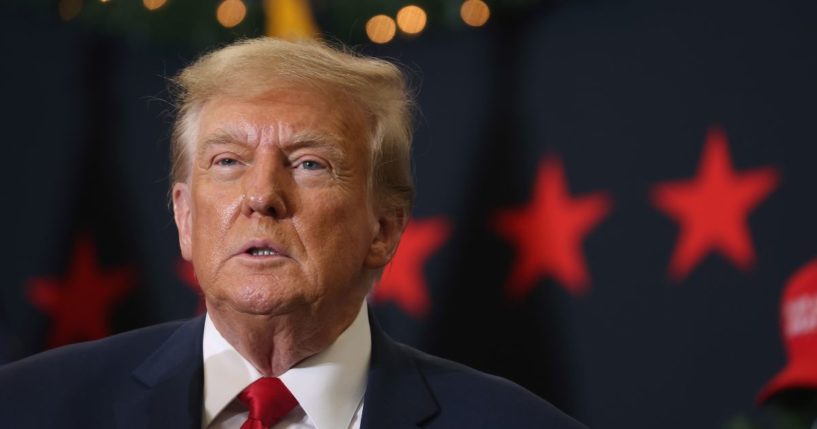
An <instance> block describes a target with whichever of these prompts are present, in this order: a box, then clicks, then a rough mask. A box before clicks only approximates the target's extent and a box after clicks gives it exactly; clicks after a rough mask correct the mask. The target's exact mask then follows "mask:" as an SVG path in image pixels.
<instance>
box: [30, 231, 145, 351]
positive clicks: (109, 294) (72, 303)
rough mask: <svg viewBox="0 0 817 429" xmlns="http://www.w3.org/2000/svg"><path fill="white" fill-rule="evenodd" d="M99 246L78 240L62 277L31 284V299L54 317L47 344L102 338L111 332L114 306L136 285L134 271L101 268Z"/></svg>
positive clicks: (81, 239)
mask: <svg viewBox="0 0 817 429" xmlns="http://www.w3.org/2000/svg"><path fill="white" fill-rule="evenodd" d="M96 256H97V255H96V248H95V247H94V243H93V242H92V241H91V240H90V239H88V238H87V237H82V238H80V239H79V240H77V243H76V247H75V248H74V255H73V260H72V261H71V265H70V269H69V272H68V273H67V274H66V276H65V277H64V278H63V279H54V278H38V279H33V280H31V281H30V282H29V284H28V290H27V292H28V298H29V300H30V301H31V303H32V304H33V305H34V306H35V307H37V308H38V309H39V310H40V311H42V312H44V313H47V314H48V315H50V316H51V319H52V324H51V330H50V332H49V334H48V340H47V341H48V347H58V346H62V345H65V344H70V343H73V342H76V341H85V340H94V339H98V338H103V337H106V336H108V335H110V333H111V328H110V317H111V313H112V312H113V306H114V305H115V304H116V303H117V302H119V301H120V300H121V299H122V297H123V296H124V295H125V294H126V293H127V292H128V291H129V290H130V289H131V288H132V287H133V285H134V283H133V280H132V278H133V270H132V269H130V268H118V269H114V270H105V271H102V269H101V267H99V266H98V265H97V259H96Z"/></svg>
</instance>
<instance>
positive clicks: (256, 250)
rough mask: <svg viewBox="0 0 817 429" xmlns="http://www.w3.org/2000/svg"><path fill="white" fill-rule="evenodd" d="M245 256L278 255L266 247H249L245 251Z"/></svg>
mask: <svg viewBox="0 0 817 429" xmlns="http://www.w3.org/2000/svg"><path fill="white" fill-rule="evenodd" d="M246 253H247V254H249V255H252V256H275V255H280V253H278V252H277V251H275V249H270V248H268V247H250V248H249V249H247V252H246Z"/></svg>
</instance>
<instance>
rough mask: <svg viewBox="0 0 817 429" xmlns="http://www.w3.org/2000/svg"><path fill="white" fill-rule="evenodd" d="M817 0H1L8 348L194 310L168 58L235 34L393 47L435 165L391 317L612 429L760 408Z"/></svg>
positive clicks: (809, 141) (2, 333) (809, 140)
mask: <svg viewBox="0 0 817 429" xmlns="http://www.w3.org/2000/svg"><path fill="white" fill-rule="evenodd" d="M815 17H817V2H813V1H809V0H686V1H656V0H617V1H613V0H562V1H547V0H503V1H500V0H493V1H491V0H485V1H484V2H483V1H480V0H467V1H462V0H435V1H431V0H427V1H421V0H416V1H408V0H406V1H403V0H380V1H374V0H337V1H333V0H313V1H307V0H207V1H201V0H103V1H100V0H58V1H57V0H49V1H45V0H28V1H22V0H20V1H14V0H12V1H6V2H4V3H3V4H2V5H0V44H2V51H0V52H2V68H0V85H2V86H1V87H0V88H2V95H3V97H2V105H1V107H0V113H2V114H1V115H0V121H2V124H3V132H4V134H5V136H6V137H4V138H3V140H4V141H3V150H4V151H6V150H10V151H11V152H10V154H9V156H7V157H6V158H5V159H6V160H7V161H9V162H7V163H5V164H4V168H3V170H4V172H5V175H6V176H5V179H4V183H5V185H4V188H3V189H4V198H3V205H2V207H3V210H2V211H3V213H4V214H3V215H4V217H6V222H4V224H5V225H6V227H5V228H6V229H7V233H6V236H7V237H10V238H11V242H10V243H8V244H7V245H6V246H5V251H4V254H5V255H6V256H5V257H4V258H3V260H4V263H5V264H8V266H7V267H6V268H5V269H4V272H5V273H6V274H5V282H4V283H3V286H2V289H0V293H2V295H0V363H1V362H9V361H13V360H16V359H19V358H22V357H24V356H28V355H31V354H33V353H36V352H39V351H42V350H45V349H48V348H51V347H55V346H59V345H63V344H68V343H71V342H76V341H83V340H89V339H95V338H100V337H104V336H107V335H111V334H114V333H117V332H121V331H125V330H130V329H134V328H138V327H141V326H146V325H149V324H154V323H158V322H162V321H167V320H173V319H179V318H189V317H193V316H195V315H196V314H199V313H200V312H201V311H202V307H201V303H200V299H199V294H198V289H197V286H196V282H195V278H194V277H193V275H192V270H191V268H190V266H189V265H187V264H185V263H184V262H183V261H182V260H181V258H180V255H179V251H178V244H177V235H176V228H175V225H174V224H173V222H172V217H171V214H170V211H169V210H168V207H167V189H168V187H169V183H168V155H167V152H168V143H169V136H170V132H169V128H170V124H171V122H172V119H173V106H172V104H171V103H170V98H171V97H170V94H169V92H168V84H167V78H168V77H170V76H173V75H174V74H176V73H177V72H178V70H180V68H181V67H183V66H185V65H186V64H188V63H189V62H190V61H191V60H193V59H195V58H196V57H197V56H198V55H200V54H201V53H202V52H205V51H207V50H210V49H212V48H215V47H218V46H222V45H224V44H226V43H229V42H230V41H232V40H236V39H239V38H243V37H255V36H260V35H264V34H267V35H273V36H280V37H305V36H314V35H317V34H321V35H322V37H324V38H326V39H328V40H331V41H335V42H340V43H344V44H347V45H349V46H352V47H354V49H355V50H357V51H359V52H362V53H365V54H368V55H375V56H379V57H383V58H388V59H391V60H393V61H395V62H397V63H398V64H400V65H401V67H402V68H403V69H404V70H406V71H407V73H408V74H409V75H410V76H411V82H412V87H413V88H414V92H415V94H416V99H417V104H418V114H417V115H416V119H417V120H416V122H417V125H416V130H417V131H416V138H415V148H414V160H415V172H416V181H417V188H418V197H417V203H416V207H415V209H414V212H413V220H412V222H411V224H410V226H409V228H408V230H407V232H406V235H405V238H404V240H403V242H402V243H401V247H400V248H399V250H398V254H397V258H396V260H395V261H394V262H393V264H392V266H391V267H389V268H388V269H387V270H386V273H385V275H384V278H383V279H382V280H381V282H380V284H379V285H378V286H377V288H376V289H375V291H374V292H373V295H372V297H371V302H372V303H373V305H374V308H375V311H376V313H377V315H378V316H379V319H380V321H381V323H382V324H383V325H384V328H385V329H386V330H387V331H388V332H389V333H391V335H392V336H394V337H395V338H397V339H399V340H401V341H403V342H406V343H408V344H411V345H413V346H416V347H418V348H420V349H422V350H425V351H428V352H430V353H433V354H437V355H440V356H443V357H447V358H450V359H454V360H457V361H460V362H463V363H466V364H468V365H470V366H473V367H476V368H478V369H481V370H483V371H488V372H492V373H495V374H499V375H502V376H505V377H508V378H510V379H512V380H514V381H516V382H518V383H520V384H522V385H523V386H525V387H527V388H528V389H530V390H532V391H533V392H535V393H537V394H538V395H540V396H542V397H544V398H546V399H547V400H549V401H551V402H553V403H554V404H556V405H557V406H559V407H560V408H562V409H563V410H565V411H566V412H568V413H570V414H572V415H573V416H575V417H576V418H578V419H579V420H581V421H583V422H585V423H586V424H588V425H590V426H591V427H595V428H644V429H647V428H679V429H681V428H684V429H688V428H723V427H731V428H739V427H754V425H762V424H763V421H764V420H763V419H764V418H765V417H764V415H763V413H761V411H760V410H758V408H757V407H756V405H755V398H756V395H757V394H758V392H759V391H760V389H761V388H762V387H763V385H764V384H765V383H766V382H767V381H768V380H769V379H771V378H772V377H773V376H774V374H775V373H777V372H778V371H779V370H780V369H781V368H782V367H783V366H784V365H785V363H786V354H785V352H784V346H783V343H782V340H781V334H780V326H779V319H780V311H779V305H780V296H781V291H782V290H783V288H784V286H785V285H786V282H787V279H788V278H789V277H790V276H791V275H792V273H794V272H795V271H796V270H797V269H798V268H799V267H801V266H803V265H805V264H806V263H807V262H808V261H809V260H810V259H811V258H812V257H814V256H816V255H817V225H815V220H817V201H815V198H814V185H815V183H817V169H815V167H814V163H815V155H817V149H815V143H817V128H816V127H815V124H816V123H817V116H815V115H817V101H815V100H817V55H815V53H816V52H817V51H816V50H815V48H816V47H817V25H815V22H817V21H815Z"/></svg>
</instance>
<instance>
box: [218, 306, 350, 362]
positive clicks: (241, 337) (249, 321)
mask: <svg viewBox="0 0 817 429" xmlns="http://www.w3.org/2000/svg"><path fill="white" fill-rule="evenodd" d="M359 310H360V304H358V305H357V306H349V308H348V311H343V312H337V311H336V312H332V315H331V317H329V318H323V319H319V318H318V317H316V314H327V312H325V311H324V312H307V311H293V312H290V313H286V314H281V315H274V316H269V315H256V314H245V313H236V312H233V311H230V310H223V309H217V308H213V309H210V307H208V314H209V315H210V318H211V319H212V321H213V325H214V326H215V328H216V329H217V330H218V331H219V333H221V335H222V336H223V337H224V339H226V340H227V342H229V343H230V344H231V345H232V346H233V347H234V348H235V349H236V351H238V353H240V354H241V355H242V356H244V358H245V359H247V360H248V361H249V362H250V363H252V365H253V366H255V368H256V369H258V371H259V372H260V373H261V374H263V375H264V376H267V377H277V376H279V375H281V374H283V373H284V372H285V371H286V370H288V369H289V368H291V367H293V366H294V365H296V364H297V363H298V362H300V361H302V360H304V359H306V358H308V357H310V356H312V355H314V354H316V353H320V352H321V351H323V350H325V349H326V348H327V347H329V346H330V345H331V344H332V343H333V342H334V341H335V339H337V338H338V336H339V335H340V334H341V333H342V332H343V331H344V330H345V329H346V328H347V327H348V326H349V325H350V324H351V323H352V321H354V319H355V317H356V316H357V313H358V311H359ZM324 319H328V320H324Z"/></svg>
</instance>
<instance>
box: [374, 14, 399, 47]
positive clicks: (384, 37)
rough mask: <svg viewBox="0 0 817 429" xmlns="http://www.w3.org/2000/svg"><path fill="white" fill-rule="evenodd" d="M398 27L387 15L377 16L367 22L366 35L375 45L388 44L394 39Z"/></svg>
mask: <svg viewBox="0 0 817 429" xmlns="http://www.w3.org/2000/svg"><path fill="white" fill-rule="evenodd" d="M395 32H397V26H396V25H395V24H394V20H393V19H391V17H389V16H386V15H376V16H373V17H372V18H371V19H369V21H368V22H366V35H367V36H369V40H371V41H372V42H374V43H381V44H382V43H388V42H389V41H391V39H393V38H394V33H395Z"/></svg>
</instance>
